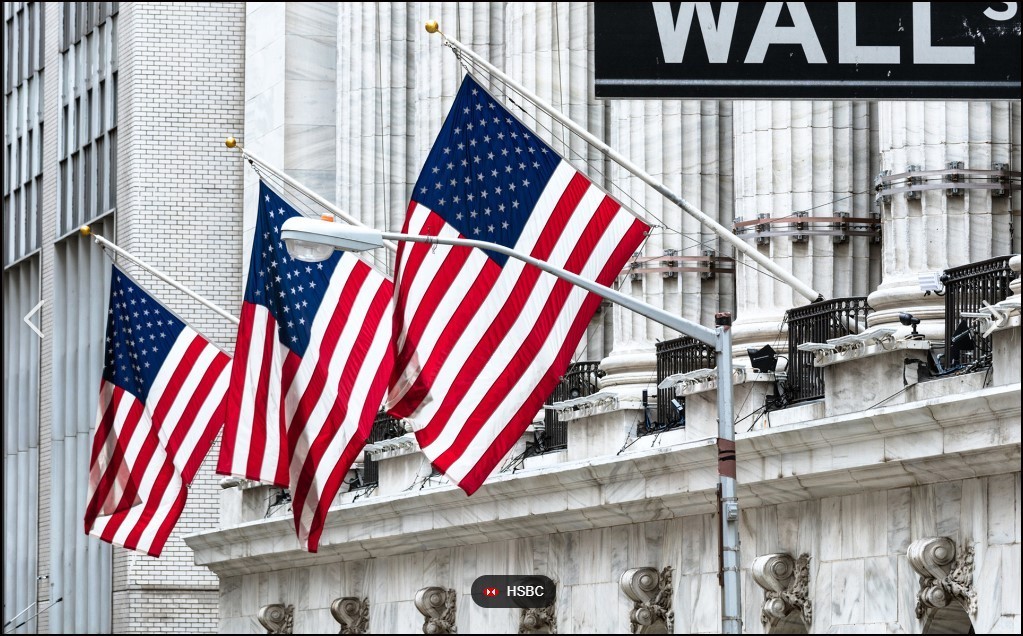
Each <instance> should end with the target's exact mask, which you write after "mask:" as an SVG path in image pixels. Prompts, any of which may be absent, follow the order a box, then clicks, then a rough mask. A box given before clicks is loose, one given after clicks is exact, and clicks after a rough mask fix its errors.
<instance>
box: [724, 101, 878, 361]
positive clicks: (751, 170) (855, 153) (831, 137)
mask: <svg viewBox="0 0 1023 636" xmlns="http://www.w3.org/2000/svg"><path fill="white" fill-rule="evenodd" d="M870 114H871V107H870V105H868V104H866V103H857V102H825V101H818V102H810V101H772V102H765V101H759V102H736V103H735V172H736V176H735V216H737V217H742V218H743V219H744V220H750V219H755V218H757V217H758V215H761V214H768V215H770V217H772V218H780V217H786V216H790V215H793V214H794V213H796V212H807V213H808V214H809V215H810V216H811V217H813V216H828V217H831V216H836V215H837V214H839V213H849V214H850V215H851V216H854V217H866V216H869V215H870V213H871V212H872V210H873V197H872V191H871V188H872V183H871V180H870V179H871V175H872V174H873V171H872V170H871V167H872V157H873V153H872V152H871V148H872V143H871V117H870ZM779 229H780V228H779ZM751 240H752V239H751ZM758 249H759V250H760V251H761V252H762V253H763V254H764V255H766V256H768V257H770V258H771V259H772V260H773V261H774V262H775V263H777V264H778V265H780V266H781V267H783V268H784V269H786V270H787V271H789V272H791V273H792V274H794V275H795V276H797V277H798V278H799V279H801V280H803V281H805V282H806V283H808V284H809V285H811V286H812V287H814V288H815V289H816V290H817V291H819V292H820V293H822V294H823V295H824V296H825V298H840V297H846V296H865V295H867V293H869V291H870V290H871V289H873V286H874V284H876V282H877V281H878V279H879V272H878V268H877V267H876V265H874V264H873V263H874V262H875V260H876V259H875V258H874V256H875V255H876V254H877V252H878V247H877V245H876V244H875V243H873V242H872V240H871V239H870V238H868V237H851V238H849V239H848V241H846V242H842V243H836V242H834V239H833V237H831V236H815V235H813V233H812V232H811V233H810V236H809V238H808V240H805V241H797V240H795V239H794V238H793V237H789V236H775V237H770V239H769V241H768V243H767V244H764V245H759V246H758ZM736 297H737V303H736V304H737V310H736V313H737V316H736V318H737V319H736V322H735V326H734V328H733V342H734V351H735V352H736V355H737V356H744V354H745V351H746V348H747V347H751V346H760V345H762V344H765V343H769V344H771V345H772V346H773V347H774V348H775V349H784V348H785V346H786V342H787V336H786V334H785V329H784V325H783V319H784V316H785V312H786V311H787V310H788V309H790V308H792V307H795V306H799V305H804V304H806V303H807V302H808V301H807V300H806V299H805V298H804V297H802V296H801V295H799V294H797V293H796V292H795V291H794V290H792V289H791V288H790V287H789V286H788V285H786V284H785V283H783V282H781V281H779V280H777V279H775V278H773V277H772V276H770V275H768V274H767V273H765V272H762V271H761V270H759V269H758V268H756V267H755V265H754V264H753V263H752V262H751V261H749V259H746V258H744V257H740V259H739V264H738V272H737V275H736Z"/></svg>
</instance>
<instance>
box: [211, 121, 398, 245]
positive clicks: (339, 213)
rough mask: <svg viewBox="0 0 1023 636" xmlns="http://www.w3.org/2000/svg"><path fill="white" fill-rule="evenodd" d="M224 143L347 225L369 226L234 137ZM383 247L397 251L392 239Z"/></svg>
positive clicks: (385, 242)
mask: <svg viewBox="0 0 1023 636" xmlns="http://www.w3.org/2000/svg"><path fill="white" fill-rule="evenodd" d="M224 145H225V146H227V147H228V148H238V150H240V151H241V153H242V156H243V157H245V158H246V159H248V160H249V161H251V162H253V163H258V164H259V165H260V167H261V168H263V169H264V170H267V171H268V172H272V173H274V176H276V177H277V178H278V179H280V180H281V181H284V182H285V183H287V184H288V185H290V186H291V187H293V188H295V189H296V190H298V191H299V192H301V193H302V194H304V195H306V196H307V197H309V198H310V199H312V200H313V201H316V202H317V203H319V204H320V205H322V206H323V207H324V208H326V209H328V210H330V212H331V214H333V215H334V216H336V217H337V218H339V219H341V220H342V221H344V222H345V223H348V224H349V225H355V226H358V227H369V226H368V225H366V224H365V223H363V222H362V221H360V220H359V219H357V218H355V217H354V216H351V215H349V214H348V213H347V212H345V211H344V210H342V209H341V208H339V207H337V206H336V205H334V204H333V203H331V202H330V201H328V200H326V199H324V198H323V197H321V196H320V195H318V194H316V193H315V192H313V191H312V190H310V189H309V188H307V187H305V186H304V185H302V184H301V183H299V182H298V181H296V180H295V179H293V178H291V177H289V176H288V175H286V174H284V172H282V171H280V170H278V169H277V168H274V167H273V166H271V165H270V164H268V163H267V162H265V161H263V160H262V159H260V158H259V157H257V156H256V155H255V154H253V153H252V152H251V151H249V150H246V149H245V148H243V147H242V145H241V144H239V143H238V140H236V139H235V138H234V137H228V138H227V139H225V140H224ZM384 247H386V248H387V249H389V250H390V251H392V252H397V251H398V245H397V244H396V243H394V242H393V241H384Z"/></svg>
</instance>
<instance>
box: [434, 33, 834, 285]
mask: <svg viewBox="0 0 1023 636" xmlns="http://www.w3.org/2000/svg"><path fill="white" fill-rule="evenodd" d="M426 30H427V32H429V33H440V35H441V37H442V38H444V41H445V42H446V43H447V44H448V45H450V46H451V47H452V48H453V49H457V50H458V51H460V52H461V53H464V54H465V55H467V56H469V57H470V58H472V60H473V61H474V62H475V63H477V64H479V65H480V66H482V67H483V68H484V69H486V70H487V72H488V73H490V74H492V75H494V76H496V77H498V78H500V80H501V81H502V82H504V83H506V84H508V85H509V86H511V87H512V88H514V89H515V90H516V91H517V92H519V93H521V94H522V96H523V97H525V98H526V99H528V100H529V101H531V102H533V104H534V105H536V107H537V108H539V109H540V110H542V111H543V112H545V113H547V114H548V115H550V116H551V117H553V118H554V119H555V120H557V121H558V122H560V123H561V124H563V125H564V126H566V127H568V129H569V130H571V131H572V132H574V133H575V134H577V135H579V136H580V137H582V138H583V140H585V141H586V142H587V143H588V144H590V145H591V146H593V147H594V148H596V149H597V150H599V151H600V152H602V153H603V154H604V155H605V156H607V157H608V158H609V159H611V160H612V161H614V162H615V163H617V164H618V165H620V166H621V167H622V168H625V169H626V170H628V171H629V172H631V173H632V174H634V175H635V176H637V177H639V178H640V179H641V180H642V181H644V182H646V183H647V184H648V185H649V186H650V187H652V188H653V189H654V190H656V191H657V192H659V193H661V194H662V195H664V197H666V198H667V199H668V200H669V201H671V202H672V203H674V204H675V205H677V206H678V207H680V208H682V209H683V210H684V211H686V212H687V213H688V214H689V215H690V216H693V217H695V218H696V219H697V220H698V221H700V223H703V224H704V225H705V226H707V227H708V228H710V229H711V230H712V231H713V232H714V233H715V234H717V235H718V237H719V238H721V239H722V240H723V241H725V242H726V243H729V244H731V245H732V247H734V248H735V249H736V250H738V251H739V252H741V253H743V254H745V255H746V256H748V257H749V258H750V259H751V260H753V261H754V262H756V263H757V264H758V265H760V266H761V267H763V268H764V269H766V270H767V271H768V272H770V273H771V275H772V276H775V277H777V278H778V279H780V280H781V281H782V282H784V283H785V284H786V285H788V286H789V287H791V288H792V289H794V290H795V291H796V292H797V293H799V294H800V295H802V296H804V297H805V298H807V299H809V300H810V301H811V302H816V301H819V300H824V295H823V294H821V293H820V292H818V291H816V290H815V289H814V288H812V287H810V286H809V285H807V284H806V283H804V282H803V281H801V280H799V279H798V278H796V277H795V276H793V275H792V274H791V273H789V272H787V271H785V270H784V269H782V268H781V267H779V266H778V265H777V264H776V263H775V262H774V261H772V260H771V259H770V258H768V257H766V256H764V255H763V254H761V253H760V252H758V251H757V250H756V248H754V247H752V246H750V245H749V244H748V243H746V241H744V240H742V239H741V238H739V237H738V236H736V235H735V234H733V233H732V232H731V231H729V230H728V228H726V227H724V226H723V225H721V224H720V223H718V222H717V221H715V220H714V219H712V218H711V217H710V216H708V215H707V214H706V213H705V212H703V211H702V210H700V209H699V208H697V207H696V206H694V205H693V204H691V203H689V202H688V201H686V200H685V199H684V198H682V197H681V196H679V195H678V194H675V193H674V192H672V191H671V190H670V189H668V186H666V185H664V184H663V183H661V182H660V181H658V180H657V179H656V178H655V177H654V176H653V175H651V174H649V173H648V172H646V171H645V170H643V169H642V168H640V167H639V166H637V165H636V164H634V163H632V162H631V161H629V160H628V159H626V158H625V157H624V156H623V155H621V154H620V153H618V152H617V151H615V150H614V149H613V148H611V147H610V146H608V145H607V144H606V143H604V142H603V141H601V140H600V139H598V138H597V137H595V136H594V135H592V134H591V133H590V132H589V131H588V130H586V129H585V128H583V127H582V126H580V125H579V124H577V123H575V122H574V121H572V120H571V119H569V118H568V117H567V116H565V115H564V114H563V113H562V112H561V111H559V110H558V109H556V108H554V107H553V106H551V105H550V104H548V103H547V102H545V101H544V100H543V99H541V98H540V97H539V96H538V95H536V94H535V93H533V92H532V91H530V90H529V89H527V88H526V87H525V86H523V85H522V84H520V83H518V82H516V81H515V80H513V79H512V78H510V77H508V76H507V75H506V74H505V73H504V72H502V71H500V70H498V68H497V67H495V66H494V65H492V64H490V63H489V62H487V61H486V60H485V59H483V58H482V57H480V56H479V55H477V54H476V53H475V52H473V51H472V50H471V49H469V48H468V47H466V46H465V45H464V44H462V43H461V42H459V41H458V40H456V39H454V38H452V37H449V36H448V35H447V34H445V33H444V32H443V31H441V30H440V27H439V26H438V24H437V22H436V20H430V21H429V22H427V23H426Z"/></svg>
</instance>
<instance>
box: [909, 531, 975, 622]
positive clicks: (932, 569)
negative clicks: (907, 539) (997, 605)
mask: <svg viewBox="0 0 1023 636" xmlns="http://www.w3.org/2000/svg"><path fill="white" fill-rule="evenodd" d="M906 556H907V557H909V564H910V565H911V566H913V569H914V570H916V572H917V574H919V575H920V591H919V592H918V593H917V595H916V617H917V618H919V619H922V618H923V617H924V614H926V613H927V611H928V610H932V609H942V608H944V607H948V605H949V604H950V603H951V602H952V601H953V600H955V601H958V602H959V603H960V605H962V607H963V609H964V610H966V612H967V613H968V614H969V615H970V616H971V617H976V616H977V595H976V592H974V590H973V547H972V546H969V545H966V546H963V547H962V548H961V549H959V550H956V545H955V543H954V542H953V541H952V539H949V538H948V537H931V538H928V539H919V540H917V541H914V542H913V543H912V544H910V546H909V550H907V551H906Z"/></svg>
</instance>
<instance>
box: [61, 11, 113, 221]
mask: <svg viewBox="0 0 1023 636" xmlns="http://www.w3.org/2000/svg"><path fill="white" fill-rule="evenodd" d="M63 22H64V24H63V28H62V29H61V54H60V57H61V60H60V100H61V101H60V103H61V107H60V113H61V117H60V121H59V122H58V123H57V125H58V126H60V130H59V131H58V135H57V139H58V148H57V158H58V161H59V170H58V175H57V199H58V205H57V209H58V214H57V234H58V235H59V236H64V235H66V234H68V233H69V232H73V231H74V230H75V229H77V228H78V227H79V226H81V225H82V224H84V223H87V222H89V221H90V220H92V219H94V218H98V217H100V216H102V215H104V214H106V213H108V212H110V211H111V210H113V209H114V208H115V207H116V205H117V189H116V175H117V104H116V101H117V3H116V2H65V3H64V11H63Z"/></svg>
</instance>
